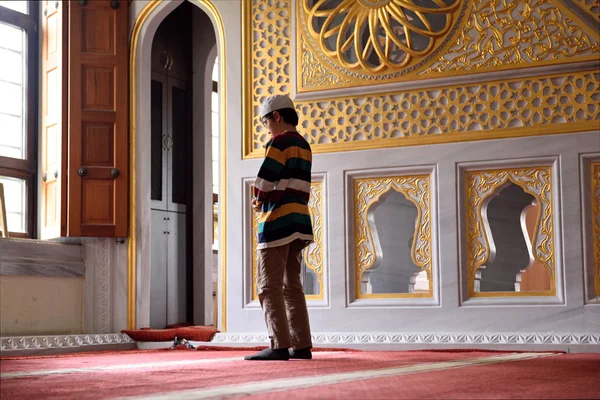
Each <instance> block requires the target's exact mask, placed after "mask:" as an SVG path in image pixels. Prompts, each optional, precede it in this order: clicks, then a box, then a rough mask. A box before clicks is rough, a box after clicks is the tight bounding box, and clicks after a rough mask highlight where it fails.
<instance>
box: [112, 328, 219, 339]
mask: <svg viewBox="0 0 600 400" xmlns="http://www.w3.org/2000/svg"><path fill="white" fill-rule="evenodd" d="M217 332H219V331H218V330H216V329H214V328H213V327H212V326H183V327H173V328H168V329H150V328H142V329H136V330H130V329H124V330H122V331H121V333H125V334H127V335H128V336H129V337H130V338H132V339H133V340H135V341H136V342H137V341H140V342H169V341H172V340H173V339H175V337H177V338H179V339H187V340H195V341H199V342H209V341H210V340H211V339H212V337H213V336H214V335H215V333H217Z"/></svg>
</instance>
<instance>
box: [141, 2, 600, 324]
mask: <svg viewBox="0 0 600 400" xmlns="http://www.w3.org/2000/svg"><path fill="white" fill-rule="evenodd" d="M145 3H146V2H144V1H137V2H133V3H132V7H131V12H132V17H133V15H134V14H135V12H139V10H141V8H142V7H143V6H144V5H145ZM213 4H214V6H215V7H216V9H217V10H218V12H219V14H220V17H221V18H222V20H223V22H224V26H225V50H226V53H225V56H226V80H227V90H226V99H227V104H226V107H225V112H226V115H227V118H226V121H227V126H226V156H227V164H226V169H227V175H226V191H227V196H226V203H227V211H226V221H227V222H226V229H227V238H226V264H225V265H224V266H223V267H225V268H226V275H225V279H226V285H225V287H226V293H227V296H226V304H225V305H224V308H225V312H226V316H227V331H228V332H233V333H235V332H264V331H265V326H264V320H263V317H262V312H261V310H260V308H259V307H258V305H257V303H256V302H250V303H247V302H246V301H245V299H246V297H245V295H244V293H247V292H248V290H249V287H250V283H251V282H250V279H251V278H250V277H251V271H250V265H251V263H250V260H251V255H252V252H253V251H254V249H252V248H250V245H251V237H250V236H249V234H248V232H250V230H249V229H248V226H249V223H250V208H249V206H248V203H249V198H248V195H247V193H246V192H245V191H244V187H245V186H244V182H245V181H246V182H247V181H248V180H251V179H253V178H254V176H255V174H256V172H257V171H258V168H259V166H260V163H261V161H262V160H260V159H247V160H243V159H242V120H241V118H242V115H243V112H242V98H243V93H242V86H241V79H242V73H243V71H242V61H241V54H242V42H241V37H242V36H241V23H240V21H241V4H240V1H214V2H213ZM161 7H162V8H161ZM168 7H171V6H170V5H169V6H167V5H163V4H161V5H159V6H158V7H157V10H159V9H160V10H162V11H157V15H159V14H160V15H162V14H164V13H165V12H166V11H165V10H166V8H168ZM161 13H162V14H161ZM156 24H157V22H156V20H152V21H149V22H148V27H153V26H154V27H155V26H156ZM148 29H149V30H151V28H148ZM147 40H149V39H142V42H144V41H147ZM142 47H143V48H144V49H145V47H144V46H142ZM144 49H138V51H139V52H140V56H141V57H142V58H139V57H138V70H137V73H138V74H139V75H138V76H139V77H140V78H141V79H146V78H147V77H148V76H149V71H145V69H144V68H147V69H149V66H147V67H146V66H144V63H143V60H144V58H143V52H144V51H148V49H146V50H144ZM512 75H514V74H513V73H512V72H508V73H504V75H503V76H505V77H508V76H512ZM497 78H498V79H501V77H500V75H499V76H498V77H497ZM148 79H149V78H148ZM138 85H139V84H138ZM355 92H357V93H359V92H360V90H358V89H357V90H356V91H355ZM143 93H144V92H143V89H140V91H138V93H137V95H138V100H137V106H138V108H140V107H141V108H140V109H146V110H147V109H149V107H148V105H147V104H145V102H146V100H145V99H143V96H142V94H143ZM140 96H141V97H140ZM143 118H144V114H143V113H140V112H139V111H138V119H137V121H136V122H137V125H138V131H140V130H142V129H143ZM138 143H139V141H138ZM140 151H142V150H140ZM599 152H600V132H598V131H594V132H587V133H573V134H562V135H547V136H537V137H527V138H514V139H501V140H486V141H479V142H477V141H472V142H464V143H452V144H439V145H427V146H413V147H398V148H385V149H376V150H364V151H351V152H336V153H328V154H315V155H314V158H313V161H314V162H313V173H315V174H323V175H324V176H325V178H326V179H325V181H326V182H327V184H326V185H327V187H326V190H325V192H326V193H327V198H325V199H324V208H325V210H326V212H325V215H326V221H325V224H326V230H325V231H326V232H327V234H326V238H325V253H326V260H327V263H326V265H325V266H324V269H325V274H326V275H327V277H328V279H327V280H326V282H328V285H327V286H326V288H325V290H326V291H327V292H328V296H326V298H327V299H328V300H327V301H326V302H325V303H324V304H323V303H318V302H310V301H309V309H310V320H311V327H312V330H313V332H470V333H494V332H495V333H497V332H506V333H514V332H533V333H536V332H545V333H548V332H555V333H559V334H568V333H598V332H600V305H597V304H586V301H585V293H584V269H583V249H582V245H581V243H582V236H581V232H582V220H581V204H582V192H581V187H580V183H581V181H582V179H580V178H581V175H580V168H581V166H580V155H581V154H589V153H599ZM141 154H143V151H142V153H140V154H139V157H138V159H141V158H142V157H141ZM538 163H541V164H545V165H546V164H548V165H553V168H554V171H553V172H554V177H555V178H556V179H555V180H554V186H553V196H554V197H553V204H554V205H555V217H554V229H555V252H556V260H557V273H558V274H559V277H558V278H557V282H558V287H557V292H558V293H557V296H556V297H552V298H551V299H547V298H539V297H536V298H516V299H508V298H507V299H468V300H467V299H466V298H465V297H464V293H465V287H466V286H465V285H466V283H465V282H466V278H465V276H466V264H465V260H464V259H463V258H462V257H463V256H464V253H461V248H462V246H463V243H464V223H463V222H461V221H463V220H464V210H463V208H462V207H463V205H462V204H461V203H459V199H460V198H461V194H462V193H463V192H464V186H462V184H463V183H462V181H461V180H462V175H461V174H462V173H463V172H462V170H461V168H462V167H463V166H472V165H476V166H478V167H480V168H483V169H486V168H489V169H491V168H498V167H501V168H511V167H517V166H522V165H536V164H538ZM425 167H426V168H430V169H431V171H432V175H431V176H432V178H433V181H432V185H431V198H432V202H433V208H432V217H433V228H434V231H433V236H434V237H433V248H434V257H433V260H434V265H433V271H434V276H435V279H436V280H437V286H436V289H435V293H434V299H432V300H431V301H430V302H429V303H427V304H426V303H422V302H421V303H419V302H413V301H411V300H412V299H408V300H406V299H405V300H402V299H400V300H398V299H392V300H389V299H388V300H380V299H360V300H356V301H351V298H352V296H350V292H351V290H353V289H352V288H353V285H354V282H353V275H354V270H353V268H354V267H353V266H354V259H353V257H354V255H353V254H354V247H353V246H354V239H353V237H354V233H353V230H352V227H353V225H352V224H353V210H352V204H353V203H352V201H353V198H352V196H353V194H352V193H353V192H352V190H351V188H352V185H351V177H352V176H354V175H360V174H366V173H368V174H380V175H394V174H395V175H398V174H399V173H402V171H404V170H405V169H407V168H425ZM138 174H139V175H138V179H140V177H141V178H142V180H144V179H147V177H146V176H145V175H143V172H139V171H138ZM144 185H146V183H139V184H138V188H139V190H140V193H144V192H145V191H146V190H147V188H146V187H145V186H144ZM140 206H142V207H143V205H140ZM140 210H141V209H140V208H138V213H139V215H138V220H139V221H140V222H141V223H143V221H144V214H143V212H144V211H143V210H141V211H140ZM145 229H146V228H145V227H144V226H143V225H140V226H138V235H139V236H138V243H140V239H139V238H140V237H142V236H145V235H146V232H145ZM140 234H141V236H140ZM138 250H139V253H138V266H139V268H142V267H141V266H142V265H145V261H144V258H143V257H144V256H143V254H144V251H145V249H144V248H143V247H138ZM140 255H141V256H140ZM140 257H141V259H140ZM140 279H141V280H143V279H145V278H143V277H140ZM138 282H140V281H138ZM142 286H143V285H142ZM138 287H140V286H138ZM219 287H221V285H220V286H219ZM147 296H148V293H147V292H146V291H145V290H138V307H140V306H141V309H142V310H143V309H144V307H145V305H144V304H145V302H146V301H147V300H145V299H146V298H147ZM221 306H223V304H221ZM142 315H143V313H142ZM139 321H143V317H142V318H141V319H138V323H139Z"/></svg>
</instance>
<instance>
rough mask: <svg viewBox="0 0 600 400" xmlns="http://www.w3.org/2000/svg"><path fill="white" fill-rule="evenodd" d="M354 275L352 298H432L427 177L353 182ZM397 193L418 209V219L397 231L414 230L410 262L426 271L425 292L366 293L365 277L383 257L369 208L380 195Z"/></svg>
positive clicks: (429, 211)
mask: <svg viewBox="0 0 600 400" xmlns="http://www.w3.org/2000/svg"><path fill="white" fill-rule="evenodd" d="M353 186H354V245H355V249H356V250H355V259H354V263H355V265H354V273H355V298H357V299H361V298H431V297H433V287H434V281H433V279H434V277H433V273H432V244H431V243H432V236H431V235H432V229H431V199H430V176H429V175H414V176H394V177H377V178H360V179H355V180H354V185H353ZM390 191H396V192H398V193H401V194H402V195H404V197H406V199H407V200H409V201H410V202H412V203H413V204H414V205H415V206H416V208H417V218H416V221H415V223H414V225H413V226H405V227H398V229H409V230H414V234H413V235H412V244H411V258H412V260H413V263H414V264H415V265H416V266H418V267H419V268H421V270H422V271H424V272H425V275H426V276H425V278H426V282H427V283H428V289H427V290H426V291H409V290H406V292H404V290H402V292H404V293H402V292H396V293H368V290H365V286H366V285H367V284H368V282H367V281H368V280H369V277H368V275H369V274H370V273H372V272H373V270H374V269H376V268H377V267H378V264H379V263H380V262H381V259H382V258H383V256H384V255H383V254H382V252H381V246H380V244H379V241H380V240H379V237H378V234H377V228H376V226H375V223H374V219H375V218H374V215H373V213H372V210H371V209H372V208H374V206H376V205H377V203H378V202H379V201H380V199H381V198H382V196H384V195H386V193H388V192H390Z"/></svg>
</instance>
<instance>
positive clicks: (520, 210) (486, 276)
mask: <svg viewBox="0 0 600 400" xmlns="http://www.w3.org/2000/svg"><path fill="white" fill-rule="evenodd" d="M552 174H553V172H552V167H551V166H535V167H523V168H509V169H491V170H469V171H465V182H466V202H465V204H464V206H465V208H466V218H465V219H466V221H465V222H466V247H467V257H466V259H467V266H468V273H467V278H468V282H467V283H468V294H469V297H470V298H472V297H513V296H556V293H557V290H556V286H557V271H556V260H557V257H556V254H555V247H556V246H555V244H554V242H555V237H556V236H555V231H554V218H555V212H556V211H555V202H554V201H553V193H552V185H553V183H552Z"/></svg>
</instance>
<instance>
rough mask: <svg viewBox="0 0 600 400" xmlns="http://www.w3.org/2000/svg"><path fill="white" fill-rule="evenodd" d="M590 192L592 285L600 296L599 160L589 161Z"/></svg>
mask: <svg viewBox="0 0 600 400" xmlns="http://www.w3.org/2000/svg"><path fill="white" fill-rule="evenodd" d="M590 168H591V180H592V182H591V183H592V184H591V194H592V221H593V223H592V232H593V233H592V243H593V246H594V271H595V273H594V287H595V289H596V298H600V162H592V163H590Z"/></svg>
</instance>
